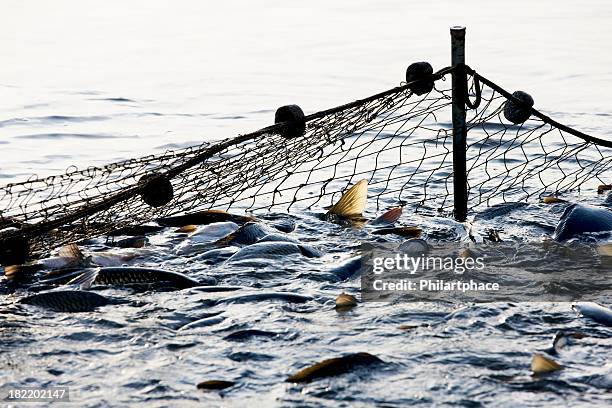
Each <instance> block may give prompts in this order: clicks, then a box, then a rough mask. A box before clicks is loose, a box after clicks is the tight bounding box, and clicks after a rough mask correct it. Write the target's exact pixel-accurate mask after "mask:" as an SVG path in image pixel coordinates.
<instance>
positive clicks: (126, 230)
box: [108, 224, 165, 237]
mask: <svg viewBox="0 0 612 408" xmlns="http://www.w3.org/2000/svg"><path fill="white" fill-rule="evenodd" d="M164 229H165V227H163V226H161V225H146V224H145V225H128V226H125V227H122V228H118V229H116V230H114V231H112V232H111V233H110V234H108V235H109V236H112V237H117V236H120V235H127V236H142V235H148V234H156V233H158V232H161V231H163V230H164Z"/></svg>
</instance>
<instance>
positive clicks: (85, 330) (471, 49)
mask: <svg viewBox="0 0 612 408" xmlns="http://www.w3.org/2000/svg"><path fill="white" fill-rule="evenodd" d="M611 19H612V5H610V3H609V2H606V1H584V2H580V3H578V2H576V3H570V2H558V1H537V2H536V1H513V2H503V3H502V2H485V1H465V2H456V1H455V2H454V1H440V2H413V1H377V2H372V1H357V0H351V1H345V0H342V1H335V2H325V1H309V2H301V3H297V2H287V1H257V2H253V1H232V0H227V1H223V2H218V3H217V2H215V3H212V2H196V1H193V2H186V1H173V2H152V1H125V2H105V1H76V0H75V1H53V2H33V1H4V2H3V3H2V6H1V7H0V61H1V64H0V149H1V150H0V152H1V153H2V154H1V156H0V157H1V160H0V183H8V182H10V181H13V180H17V179H22V178H23V177H26V175H28V174H30V173H32V172H35V173H39V174H49V173H57V172H62V171H63V170H64V169H65V168H66V167H68V166H69V165H72V164H76V165H79V166H80V167H84V166H87V165H89V164H101V163H105V162H108V161H110V160H116V159H125V158H130V157H134V156H140V155H143V154H147V153H150V152H160V151H163V150H165V149H167V148H168V147H172V146H175V145H179V146H185V145H190V144H197V143H200V142H201V141H203V140H214V139H218V138H224V137H230V136H233V135H236V134H238V133H244V132H248V131H251V130H255V129H258V128H260V127H262V126H266V125H269V124H271V122H272V121H273V116H274V111H275V109H276V108H277V107H278V106H281V105H285V104H288V103H297V104H299V105H300V106H302V108H303V109H304V110H305V111H306V112H307V113H311V112H315V111H318V110H321V109H325V108H329V107H331V106H335V105H338V104H342V103H345V102H348V101H351V100H354V99H357V98H361V97H364V96H367V95H370V94H372V93H375V92H379V91H381V90H384V89H387V88H389V87H393V86H396V85H397V84H399V83H400V82H401V81H402V80H403V79H404V72H405V68H406V66H407V65H408V64H410V63H411V62H414V61H419V60H427V61H430V62H431V63H432V65H433V66H434V68H435V69H438V68H441V67H444V66H447V65H448V64H449V62H450V36H449V27H450V26H451V25H457V24H460V25H465V26H467V63H468V64H469V65H470V66H472V67H473V68H475V69H476V70H477V71H478V72H480V73H482V74H483V75H485V76H487V77H489V78H490V79H492V80H494V81H496V82H497V83H499V84H500V85H502V86H504V87H505V88H507V89H510V90H515V89H522V90H526V91H528V92H530V93H531V94H532V95H533V97H534V99H535V101H536V107H538V108H540V109H542V110H543V111H545V112H547V113H549V114H550V115H552V116H553V117H554V118H555V119H557V120H559V121H560V122H562V123H566V124H569V125H574V126H577V127H578V128H579V129H581V130H584V131H585V132H587V133H591V134H593V135H595V136H600V137H604V138H612V132H611V130H610V129H612V93H611V92H610V90H611V89H610V85H609V84H610V81H611V80H612V69H611V68H610V67H612V54H611V53H610V52H609V48H610V43H612V28H611V25H610V24H609V22H610V20H611ZM540 216H541V217H542V218H543V219H545V223H546V224H547V225H549V226H550V225H554V223H555V222H556V218H557V217H558V214H548V213H545V214H540ZM300 217H302V216H300ZM514 221H516V222H520V217H519V220H518V221H517V220H514ZM300 222H301V223H302V224H303V225H304V224H308V223H309V222H313V223H315V224H313V226H312V228H310V229H305V230H302V231H301V234H302V235H300V239H309V240H311V241H312V240H316V241H317V243H319V244H321V245H322V246H324V247H325V248H327V249H329V248H335V250H336V251H337V252H338V253H342V252H345V253H348V252H349V249H350V248H352V247H354V246H355V245H357V244H358V240H359V239H360V237H364V236H365V235H364V234H361V233H360V232H351V233H346V232H345V231H344V230H343V229H342V228H340V227H338V226H335V225H328V224H327V223H322V222H319V221H315V220H313V219H311V218H308V217H302V218H301V221H300ZM308 227H310V225H308ZM161 258H162V260H163V262H164V263H165V266H167V267H175V268H176V270H178V271H184V272H189V273H194V274H196V276H199V275H198V274H199V273H200V274H201V273H203V271H204V273H208V271H206V270H203V269H202V268H201V267H200V266H198V265H188V266H185V264H184V260H182V259H180V258H177V259H166V258H164V257H161ZM326 260H327V259H326ZM336 260H337V258H336V259H334V261H336ZM300 262H304V261H300ZM308 262H310V261H308ZM313 262H314V261H313ZM288 265H289V264H288ZM285 266H287V265H280V268H281V270H282V274H281V275H279V273H278V270H279V265H268V267H267V268H261V270H260V269H257V270H253V268H244V269H240V270H238V271H236V270H234V269H232V268H227V269H225V270H222V271H220V272H218V274H217V275H216V276H217V278H218V279H219V280H220V282H221V283H229V284H238V285H244V286H253V285H257V284H258V285H263V286H264V287H269V288H272V289H290V290H296V291H304V292H306V293H309V294H312V295H320V296H322V298H323V299H327V303H326V304H325V305H324V306H321V305H320V304H310V305H308V306H307V307H305V308H304V309H303V310H302V309H299V307H297V306H293V305H291V306H286V305H279V304H273V303H266V304H253V305H251V304H238V305H233V306H231V307H228V308H227V309H228V310H226V311H225V313H226V315H225V316H227V318H226V320H225V322H224V323H223V324H222V325H220V326H214V327H213V328H212V329H211V330H208V328H203V329H201V330H200V331H195V332H188V333H186V334H183V335H177V334H176V333H175V332H174V331H172V330H170V329H169V328H176V327H179V326H180V325H182V324H186V323H189V322H190V321H193V320H195V319H197V318H199V317H200V316H201V315H202V313H205V312H207V309H204V308H202V306H201V305H200V304H199V303H198V301H199V300H200V298H199V297H198V296H196V295H193V294H185V293H178V294H177V293H161V294H158V293H155V294H152V295H150V294H145V295H142V294H136V295H133V296H130V297H129V298H130V300H135V301H137V302H143V303H144V304H145V306H144V307H135V306H133V305H129V306H121V307H109V308H105V309H104V312H101V313H93V314H86V315H84V316H83V315H81V316H78V315H76V316H75V315H59V316H58V315H56V314H53V313H49V312H40V311H36V312H32V313H35V314H34V315H30V314H24V315H18V316H13V315H12V314H11V313H6V314H3V316H2V319H0V321H1V322H2V324H3V326H2V328H1V330H0V336H2V341H1V342H0V344H2V345H4V346H5V347H6V348H5V349H3V354H2V355H1V356H0V374H3V375H4V376H3V377H0V384H1V383H3V382H9V383H11V384H13V385H14V384H22V383H27V384H31V385H45V384H47V385H48V384H65V385H69V386H70V387H72V390H73V391H74V392H75V396H77V397H78V398H77V399H78V400H80V401H81V402H82V403H86V404H90V405H93V404H94V403H96V402H98V403H99V401H100V400H106V401H109V402H121V403H124V404H128V403H129V404H138V403H140V404H142V405H150V404H158V405H163V404H165V403H168V401H169V400H171V399H172V400H174V402H175V403H181V404H189V403H193V404H195V403H196V402H197V401H199V402H200V403H201V402H202V401H204V402H205V403H207V404H212V405H221V404H223V403H228V404H231V403H234V404H244V403H245V401H251V400H257V401H259V402H265V403H267V404H270V405H279V404H280V405H299V404H300V403H301V402H302V401H303V400H304V399H306V400H307V401H308V403H309V404H311V405H317V404H318V405H320V406H328V405H332V404H339V402H340V401H355V404H356V405H364V406H365V405H368V404H378V405H380V404H382V403H383V402H385V401H389V403H390V404H391V405H399V404H407V403H422V404H424V405H429V404H431V403H433V402H436V401H437V402H447V403H453V404H457V405H466V406H478V404H479V403H480V401H483V402H484V403H486V404H491V405H506V406H516V405H517V404H520V405H538V404H542V403H545V402H548V403H551V402H552V403H553V404H555V405H565V404H566V403H568V404H571V405H578V404H579V405H586V404H591V405H594V406H595V405H601V404H605V401H606V400H607V401H609V398H608V397H607V396H606V393H608V392H609V390H610V383H611V382H610V372H609V369H608V371H605V370H604V372H603V374H602V375H601V376H600V374H601V372H602V368H603V369H605V368H606V367H609V354H608V353H609V341H608V340H606V339H605V338H604V339H603V340H602V338H603V337H605V336H608V337H609V330H608V331H605V330H606V329H601V328H599V327H598V326H597V325H595V324H590V325H589V326H588V327H587V328H585V327H583V325H584V321H583V320H580V319H576V317H575V315H574V314H573V313H572V312H571V311H570V310H568V305H563V304H561V305H559V304H556V305H551V304H544V305H539V306H538V305H536V306H531V305H512V304H499V305H493V306H477V307H471V308H459V309H458V310H452V309H451V308H449V307H447V306H445V305H426V306H422V305H421V306H414V305H360V307H359V309H358V311H357V312H356V313H354V314H349V315H338V314H336V313H335V312H334V311H333V309H332V306H331V305H332V304H333V298H334V296H335V295H336V294H337V293H339V292H341V291H348V292H351V293H357V292H356V290H357V287H358V283H357V284H356V283H355V282H348V283H347V282H344V283H342V284H336V283H329V282H320V281H318V280H317V279H319V278H317V276H318V275H317V274H316V273H315V272H320V271H321V270H325V269H326V268H328V265H326V264H325V262H319V263H316V262H314V263H313V264H312V265H311V264H310V263H305V264H303V265H302V264H298V265H294V264H290V265H289V266H287V268H286V269H282V268H283V267H285ZM110 294H111V295H114V296H121V295H122V294H124V292H122V291H112V292H110ZM200 297H203V296H200ZM12 301H13V299H12V298H10V297H6V299H3V300H2V302H1V303H2V304H3V306H7V305H8V304H9V303H12ZM28 313H29V312H28ZM399 324H416V325H422V326H421V328H419V329H417V330H416V331H414V332H409V333H405V332H403V331H398V329H397V326H398V325H399ZM244 328H256V329H267V330H275V331H278V332H282V333H283V335H282V336H281V339H280V340H275V341H262V342H260V343H258V342H257V341H256V342H254V343H248V342H247V343H246V344H241V343H236V344H232V343H229V342H226V341H222V340H220V337H221V336H223V335H225V334H227V333H229V332H230V330H235V329H244ZM560 328H572V329H574V330H579V329H580V330H585V331H588V332H589V334H590V335H591V336H592V337H591V338H590V339H588V340H586V341H585V342H584V343H583V346H582V347H579V348H577V349H575V350H577V351H574V352H572V354H570V356H569V357H567V356H566V357H565V360H564V361H563V363H564V364H568V365H569V368H568V370H567V371H566V373H567V374H564V375H562V376H560V377H553V379H551V380H547V381H544V382H537V383H536V382H533V381H532V380H531V378H530V377H528V373H529V370H528V364H529V361H530V357H531V353H532V352H533V350H537V349H541V348H544V347H546V346H548V345H549V341H550V338H551V337H552V336H553V335H554V333H555V332H556V331H558V330H559V329H560ZM215 330H217V331H218V332H215ZM355 351H370V352H372V353H374V354H377V355H380V356H381V358H383V359H384V360H386V361H397V365H396V366H395V367H394V368H392V369H390V370H389V371H391V373H390V374H385V373H382V374H381V373H378V374H373V375H372V376H371V377H367V376H365V379H361V378H360V377H357V378H355V377H351V376H348V377H345V378H340V379H337V381H323V382H319V383H316V384H314V385H312V386H310V387H306V388H304V389H302V388H300V387H293V386H288V385H285V384H283V382H282V380H283V379H284V378H285V376H286V375H288V374H289V373H291V372H294V371H295V369H297V368H301V367H304V366H305V365H306V364H307V363H309V362H313V361H317V360H321V359H323V358H328V357H331V356H335V355H338V354H343V353H346V352H355ZM568 360H569V361H568ZM606 364H607V365H608V366H606ZM58 372H59V373H58ZM215 378H225V379H239V380H240V382H241V384H240V385H239V386H238V389H237V390H234V391H232V392H231V393H230V394H228V395H227V396H226V398H225V399H222V398H218V395H217V394H204V393H200V392H198V391H197V390H195V386H194V385H195V384H196V383H197V382H198V381H201V380H204V379H215ZM608 395H609V394H608ZM171 402H172V401H171Z"/></svg>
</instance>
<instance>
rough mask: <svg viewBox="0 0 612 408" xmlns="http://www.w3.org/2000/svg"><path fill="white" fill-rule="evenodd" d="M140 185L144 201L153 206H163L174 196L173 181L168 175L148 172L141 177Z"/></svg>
mask: <svg viewBox="0 0 612 408" xmlns="http://www.w3.org/2000/svg"><path fill="white" fill-rule="evenodd" d="M138 184H139V185H142V186H143V188H142V191H141V192H140V197H141V198H142V201H144V202H145V203H147V204H149V205H150V206H151V207H161V206H163V205H166V204H168V203H169V202H170V200H172V198H173V197H174V189H173V188H172V183H170V180H168V178H167V177H165V176H163V175H159V174H147V175H144V176H142V177H141V178H140V180H139V181H138Z"/></svg>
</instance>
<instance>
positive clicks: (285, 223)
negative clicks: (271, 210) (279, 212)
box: [272, 217, 297, 233]
mask: <svg viewBox="0 0 612 408" xmlns="http://www.w3.org/2000/svg"><path fill="white" fill-rule="evenodd" d="M272 227H274V228H275V229H277V230H278V231H280V232H286V233H290V232H293V231H295V228H296V227H297V225H296V223H295V221H293V220H292V219H291V218H289V217H284V218H281V219H280V220H277V221H276V222H274V223H273V224H272Z"/></svg>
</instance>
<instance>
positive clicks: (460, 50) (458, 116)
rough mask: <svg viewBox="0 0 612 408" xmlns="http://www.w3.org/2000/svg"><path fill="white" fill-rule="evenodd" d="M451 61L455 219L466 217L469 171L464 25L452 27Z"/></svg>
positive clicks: (462, 219) (459, 219) (463, 219)
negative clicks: (467, 167)
mask: <svg viewBox="0 0 612 408" xmlns="http://www.w3.org/2000/svg"><path fill="white" fill-rule="evenodd" d="M450 33H451V64H452V66H453V67H454V68H455V69H454V70H453V73H452V76H453V81H452V82H453V195H454V198H453V201H454V204H455V212H454V215H455V219H456V220H457V221H465V219H466V217H467V201H468V184H467V171H466V157H465V151H466V136H467V127H466V124H465V98H466V96H467V75H466V72H465V27H459V26H455V27H451V29H450Z"/></svg>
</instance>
